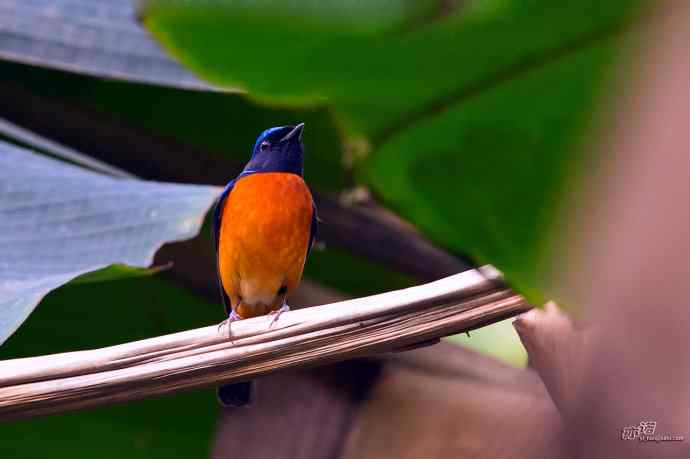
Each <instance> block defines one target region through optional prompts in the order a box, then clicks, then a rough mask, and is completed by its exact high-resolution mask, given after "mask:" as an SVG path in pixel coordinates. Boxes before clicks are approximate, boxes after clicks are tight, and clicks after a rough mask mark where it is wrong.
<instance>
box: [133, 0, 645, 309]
mask: <svg viewBox="0 0 690 459" xmlns="http://www.w3.org/2000/svg"><path fill="white" fill-rule="evenodd" d="M314 3H315V2H310V1H307V0H304V1H301V2H291V5H292V6H291V7H290V8H283V7H282V6H281V5H282V3H281V2H273V1H268V0H267V1H261V2H256V3H253V2H240V4H241V6H238V5H239V4H238V3H231V2H224V1H221V0H208V1H203V2H177V1H174V0H150V1H148V2H146V4H145V5H146V6H145V7H144V8H143V9H142V17H143V21H144V23H145V24H146V25H147V27H148V28H149V29H150V30H151V31H152V32H153V33H154V34H155V36H157V37H158V38H159V39H160V40H161V41H162V42H163V43H164V45H166V46H167V47H168V49H169V50H170V51H171V52H172V53H173V54H174V55H175V56H177V57H178V58H180V59H181V60H182V61H184V62H185V63H187V64H188V65H189V66H190V67H191V68H192V69H193V70H195V71H196V72H198V73H199V74H201V75H202V76H204V77H205V78H207V79H208V80H209V81H211V82H213V83H214V84H217V85H221V86H223V85H224V86H232V87H240V88H243V89H245V90H246V91H247V92H248V93H249V94H250V96H251V97H253V98H256V99H257V100H260V101H262V102H267V103H271V104H277V105H285V104H288V105H291V106H309V105H322V104H327V105H329V106H330V107H332V108H333V110H334V112H335V113H336V115H337V117H338V119H339V120H340V121H341V123H342V125H343V127H344V128H343V133H345V135H346V138H347V140H348V142H349V144H348V145H350V146H351V147H353V149H354V152H355V159H356V162H355V173H356V177H357V178H358V179H359V180H360V181H361V182H364V183H366V184H368V185H370V186H371V187H372V188H373V189H374V191H375V192H376V193H377V194H378V195H379V196H380V197H381V198H382V199H383V200H384V201H385V202H386V203H388V204H389V205H391V206H392V207H394V208H395V209H396V210H397V211H398V212H400V213H401V214H403V215H404V216H405V217H407V218H408V219H410V220H411V221H412V222H414V223H415V224H416V225H418V226H419V227H420V228H421V229H422V230H423V231H424V232H425V233H426V234H428V235H430V236H431V237H432V238H433V239H434V240H436V241H438V242H440V243H442V244H443V245H444V246H446V247H447V248H449V249H452V250H454V251H456V252H459V253H469V254H471V255H473V256H474V257H476V258H477V259H478V260H479V261H481V262H488V263H492V264H495V265H496V266H497V267H499V268H500V269H502V270H503V271H504V272H505V273H506V275H507V276H508V279H509V280H511V281H513V282H514V283H516V284H517V285H518V286H519V287H520V288H521V290H522V291H524V292H526V293H528V294H530V296H531V297H532V299H534V300H541V299H542V298H543V295H545V294H547V293H546V292H548V287H547V286H546V285H545V280H544V279H545V277H544V274H545V273H546V272H548V271H549V262H550V261H551V260H552V259H555V258H556V257H555V256H554V255H553V254H551V253H550V252H549V250H550V247H551V242H552V240H553V235H554V234H555V233H557V232H558V226H557V218H556V216H557V215H558V210H559V206H561V205H562V203H563V202H564V201H563V197H564V194H565V193H566V192H567V191H568V189H569V188H570V187H572V186H574V182H573V181H572V178H573V177H575V176H577V175H578V174H579V173H580V172H581V171H582V168H583V165H584V164H585V162H586V155H585V154H583V152H582V150H581V148H580V147H581V145H582V142H583V132H584V128H585V127H586V126H587V122H588V120H589V119H590V117H591V115H592V113H593V112H594V110H593V109H594V108H595V107H596V100H597V94H598V90H599V88H600V87H601V83H602V81H604V76H605V70H606V69H608V68H610V67H611V65H610V64H611V63H612V62H613V61H614V57H615V50H616V48H617V46H616V43H617V41H618V37H620V36H621V35H622V34H623V31H624V30H625V29H626V26H627V25H628V24H629V23H630V21H631V18H632V17H634V15H633V13H634V12H635V11H637V6H638V4H639V3H640V2H638V1H635V0H615V1H610V2H599V1H594V0H584V1H580V2H565V3H563V2H561V3H554V2H549V1H546V0H483V1H481V0H477V1H473V2H451V3H448V2H442V1H439V2H430V3H429V4H426V3H425V4H422V5H421V6H419V5H418V6H417V7H411V6H410V5H411V4H410V3H407V2H390V4H388V5H387V6H386V8H395V9H396V11H397V12H396V14H395V15H393V16H392V18H389V17H388V16H387V15H385V14H382V12H383V11H384V10H383V9H382V8H384V7H383V6H382V3H381V2H368V3H365V2H358V8H359V9H358V10H357V11H356V12H355V13H353V14H352V15H346V16H345V17H342V14H341V11H340V10H341V6H340V4H338V2H326V3H323V4H321V3H319V6H318V7H316V6H314ZM384 3H385V2H384ZM365 10H366V11H367V13H364V11H365ZM386 11H390V10H386ZM358 14H362V15H365V14H366V15H367V16H368V17H370V18H372V19H370V20H367V22H366V24H365V25H363V26H362V27H352V24H353V22H355V23H356V22H357V20H356V19H353V17H358V16H357V15H358ZM372 22H377V23H378V24H377V25H376V24H372Z"/></svg>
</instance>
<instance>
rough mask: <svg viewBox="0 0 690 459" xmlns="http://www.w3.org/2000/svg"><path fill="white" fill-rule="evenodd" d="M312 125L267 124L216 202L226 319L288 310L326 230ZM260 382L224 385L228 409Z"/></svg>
mask: <svg viewBox="0 0 690 459" xmlns="http://www.w3.org/2000/svg"><path fill="white" fill-rule="evenodd" d="M303 130H304V123H300V124H297V125H294V126H278V127H272V128H270V129H266V130H265V131H263V132H262V133H261V134H260V135H259V137H258V138H257V140H256V142H255V144H254V149H253V150H252V155H251V158H250V159H249V162H247V164H246V166H245V167H244V169H243V170H242V172H241V173H240V174H239V175H238V176H237V177H236V178H235V179H233V180H231V181H230V182H229V183H228V184H227V186H226V187H225V189H224V190H223V192H222V193H221V194H220V196H219V197H218V199H217V201H216V205H215V209H214V214H213V220H214V221H213V223H214V224H213V239H214V244H215V252H216V268H217V269H216V271H217V277H218V286H219V290H220V296H221V300H222V302H223V305H224V307H225V312H226V314H227V316H228V318H227V320H226V322H228V323H232V322H234V321H236V320H241V319H246V318H249V317H257V316H262V315H268V314H272V315H273V319H272V321H271V325H270V326H272V325H273V323H274V322H275V321H276V320H277V319H278V317H279V316H280V314H281V313H283V312H285V311H288V310H289V307H288V304H287V298H288V297H289V296H290V295H291V294H292V293H293V292H294V291H295V289H296V288H297V286H298V285H299V283H300V281H301V278H302V273H303V270H304V265H305V263H306V260H307V257H308V256H309V253H310V251H311V248H312V246H313V245H314V241H315V240H316V236H317V231H318V217H317V209H316V205H315V203H314V199H313V197H312V194H311V191H310V190H309V187H308V186H307V184H306V182H305V181H304V178H303V177H304V164H303V163H304V149H303V145H302V132H303ZM252 394H253V381H246V382H239V383H231V384H227V385H223V386H221V387H219V388H218V399H219V401H220V403H221V404H222V405H223V406H231V407H238V406H244V405H247V404H249V403H250V402H251V401H252V399H253V395H252Z"/></svg>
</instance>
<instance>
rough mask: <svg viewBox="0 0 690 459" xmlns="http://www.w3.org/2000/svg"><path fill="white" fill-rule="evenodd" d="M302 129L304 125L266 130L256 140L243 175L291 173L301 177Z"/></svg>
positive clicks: (302, 167)
mask: <svg viewBox="0 0 690 459" xmlns="http://www.w3.org/2000/svg"><path fill="white" fill-rule="evenodd" d="M303 129H304V123H300V124H298V125H297V126H280V127H273V128H270V129H266V130H265V131H264V132H262V133H261V135H260V136H259V137H258V138H257V139H256V144H254V151H253V152H252V158H251V159H250V160H249V162H248V163H247V165H246V166H245V168H244V171H243V173H253V172H292V173H293V174H297V175H300V176H301V175H302V172H303V169H304V166H303V155H304V153H303V151H302V130H303Z"/></svg>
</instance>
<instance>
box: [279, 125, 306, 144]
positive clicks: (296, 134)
mask: <svg viewBox="0 0 690 459" xmlns="http://www.w3.org/2000/svg"><path fill="white" fill-rule="evenodd" d="M303 130H304V123H299V124H298V125H297V126H295V127H294V128H292V131H290V132H288V133H287V135H286V136H285V137H283V138H282V139H281V140H280V141H281V142H285V141H286V140H291V139H295V138H296V139H297V140H299V141H301V140H302V131H303Z"/></svg>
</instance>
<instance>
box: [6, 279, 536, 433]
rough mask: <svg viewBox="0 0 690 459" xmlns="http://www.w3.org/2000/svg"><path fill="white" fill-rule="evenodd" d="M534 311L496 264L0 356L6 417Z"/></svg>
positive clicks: (237, 376) (208, 381) (356, 351)
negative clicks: (254, 312)
mask: <svg viewBox="0 0 690 459" xmlns="http://www.w3.org/2000/svg"><path fill="white" fill-rule="evenodd" d="M528 309H529V305H527V304H526V302H525V300H524V298H522V297H521V296H519V295H517V294H515V293H514V292H513V291H512V290H510V289H509V288H508V287H507V286H505V285H504V284H503V282H502V280H501V277H500V274H499V273H498V272H497V271H496V270H495V269H493V268H492V267H484V268H480V269H478V270H470V271H466V272H464V273H460V274H456V275H453V276H450V277H447V278H444V279H441V280H439V281H436V282H432V283H429V284H425V285H421V286H417V287H412V288H408V289H404V290H398V291H393V292H388V293H383V294H380V295H374V296H369V297H364V298H359V299H354V300H348V301H342V302H338V303H332V304H328V305H323V306H316V307H313V308H306V309H301V310H296V311H290V312H287V313H284V314H282V315H281V316H280V320H279V321H278V322H276V325H275V326H274V327H273V328H271V329H269V323H270V320H271V318H270V317H258V318H254V319H247V320H242V321H238V322H234V323H232V325H231V334H232V338H231V339H228V329H227V326H226V327H221V328H219V327H218V326H216V325H213V326H210V327H205V328H199V329H196V330H190V331H186V332H181V333H175V334H172V335H166V336H160V337H157V338H151V339H147V340H142V341H135V342H132V343H127V344H122V345H118V346H112V347H107V348H103V349H96V350H89V351H80V352H70V353H64V354H55V355H48V356H41V357H31V358H23V359H15V360H8V361H4V362H0V420H8V419H18V418H27V417H32V416H38V415H46V414H52V413H61V412H65V411H72V410H78V409H84V408H92V407H96V406H101V405H106V404H110V403H114V402H125V401H130V400H137V399H142V398H146V397H150V396H155V395H163V394H169V393H174V392H178V391H182V390H189V389H195V388H201V387H208V386H215V385H218V384H221V383H227V382H230V381H241V380H247V379H252V378H254V377H257V376H261V375H264V374H267V373H270V372H273V371H276V370H280V369H285V368H294V367H303V366H313V365H318V364H324V363H330V362H334V361H338V360H344V359H348V358H352V357H356V356H364V355H370V354H374V353H379V352H387V351H391V350H396V349H401V348H404V347H407V346H411V345H413V344H415V343H420V342H424V341H429V340H434V339H436V338H439V337H442V336H446V335H450V334H455V333H460V332H463V331H467V330H472V329H475V328H478V327H481V326H483V325H487V324H490V323H493V322H496V321H499V320H501V319H504V318H506V317H511V316H514V315H517V314H519V313H521V312H524V311H526V310H528Z"/></svg>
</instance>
